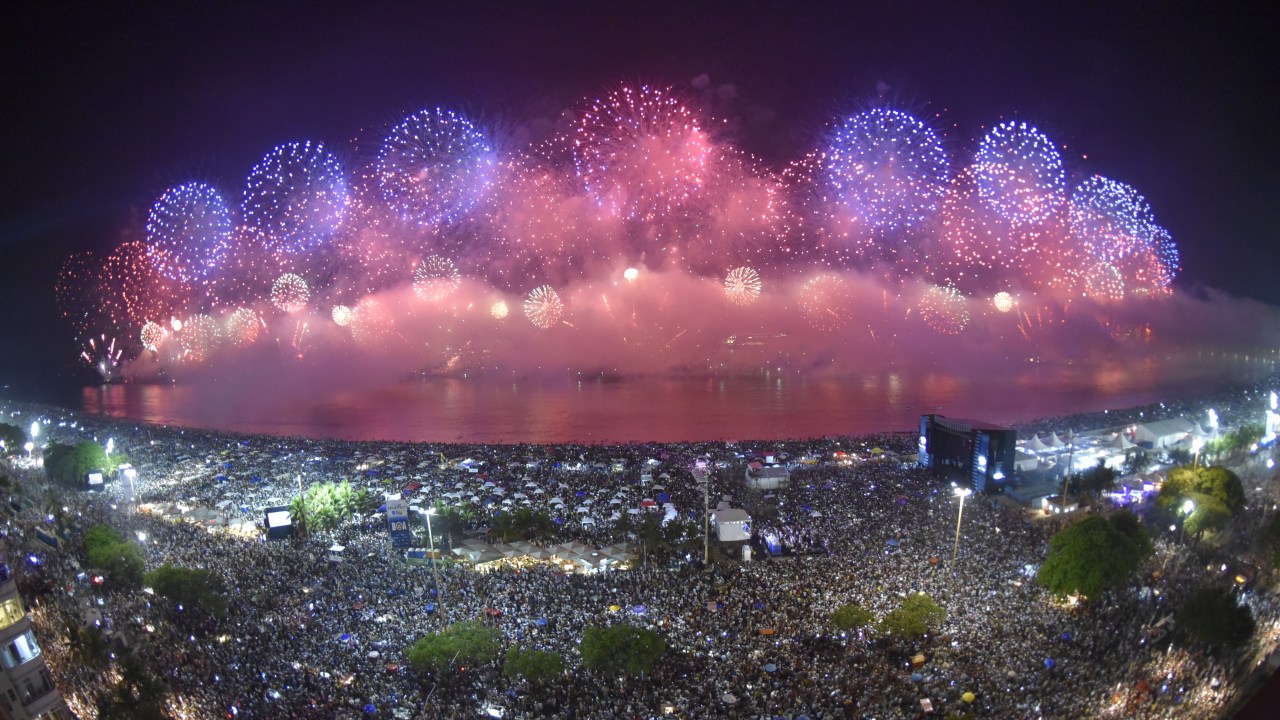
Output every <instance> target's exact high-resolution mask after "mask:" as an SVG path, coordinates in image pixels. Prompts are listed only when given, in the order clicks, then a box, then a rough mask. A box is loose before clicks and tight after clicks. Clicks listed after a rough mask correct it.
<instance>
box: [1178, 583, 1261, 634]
mask: <svg viewBox="0 0 1280 720" xmlns="http://www.w3.org/2000/svg"><path fill="white" fill-rule="evenodd" d="M1177 627H1178V631H1179V632H1181V633H1182V634H1183V636H1184V637H1186V638H1187V639H1188V640H1190V641H1191V642H1194V643H1199V644H1201V645H1204V646H1206V647H1209V648H1211V649H1215V648H1238V647H1240V646H1241V645H1244V644H1245V643H1246V642H1248V641H1249V638H1251V637H1253V631H1254V630H1255V629H1256V627H1257V624H1256V623H1255V622H1254V619H1253V613H1252V612H1251V611H1250V610H1249V607H1248V606H1247V605H1241V604H1240V603H1238V602H1236V597H1235V593H1233V592H1232V591H1231V589H1230V588H1224V587H1205V588H1200V589H1199V590H1197V591H1196V592H1195V594H1193V595H1192V596H1191V597H1190V598H1189V599H1188V600H1187V601H1186V602H1185V603H1183V605H1182V607H1181V608H1179V609H1178V614H1177Z"/></svg>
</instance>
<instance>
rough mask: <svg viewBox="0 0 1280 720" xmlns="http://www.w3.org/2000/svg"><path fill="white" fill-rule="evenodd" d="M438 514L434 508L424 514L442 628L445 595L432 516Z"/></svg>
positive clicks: (428, 509) (443, 623) (437, 607)
mask: <svg viewBox="0 0 1280 720" xmlns="http://www.w3.org/2000/svg"><path fill="white" fill-rule="evenodd" d="M435 514H436V509H435V508H434V507H429V508H427V511H426V512H424V513H423V515H425V516H426V517H427V547H429V548H430V549H431V574H432V575H433V576H434V577H435V583H436V609H437V610H439V611H440V627H444V625H445V622H446V620H445V614H444V595H443V594H441V592H440V566H439V564H438V563H437V562H436V538H435V535H434V534H433V533H432V532H431V516H432V515H435Z"/></svg>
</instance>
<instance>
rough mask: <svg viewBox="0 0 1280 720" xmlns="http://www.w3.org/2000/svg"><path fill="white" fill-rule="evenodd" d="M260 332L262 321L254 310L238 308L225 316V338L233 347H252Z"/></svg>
mask: <svg viewBox="0 0 1280 720" xmlns="http://www.w3.org/2000/svg"><path fill="white" fill-rule="evenodd" d="M260 332H262V319H261V318H259V317H258V313H257V311H256V310H252V309H250V308H240V309H238V310H236V311H235V312H233V313H231V314H230V315H229V316H227V338H228V339H230V340H231V343H232V344H233V345H239V346H245V345H252V344H253V343H254V342H256V341H257V340H258V334H259V333H260Z"/></svg>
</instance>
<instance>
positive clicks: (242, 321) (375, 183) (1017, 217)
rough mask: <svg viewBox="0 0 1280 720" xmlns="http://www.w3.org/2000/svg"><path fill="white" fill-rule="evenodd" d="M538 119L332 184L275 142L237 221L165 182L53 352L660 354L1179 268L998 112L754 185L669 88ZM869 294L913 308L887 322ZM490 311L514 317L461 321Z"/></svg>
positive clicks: (883, 131) (1148, 283)
mask: <svg viewBox="0 0 1280 720" xmlns="http://www.w3.org/2000/svg"><path fill="white" fill-rule="evenodd" d="M562 117H563V122H562V123H560V124H558V125H557V126H556V128H555V129H548V130H547V135H546V136H545V137H543V138H541V139H538V140H536V141H535V142H533V143H532V144H530V145H529V146H526V147H518V146H510V145H515V144H514V143H512V144H510V145H503V144H496V143H493V142H491V141H490V139H489V138H490V137H493V136H495V135H496V133H494V132H493V131H492V130H490V129H488V128H486V127H485V125H484V123H482V122H480V121H479V120H477V119H476V118H466V117H463V116H462V115H459V114H457V113H454V112H451V111H448V110H443V109H428V110H422V111H420V112H417V113H414V114H412V115H410V116H408V117H405V118H403V119H402V120H400V121H398V122H396V123H394V124H389V125H388V126H387V127H386V128H383V129H380V130H377V129H375V131H374V134H373V136H372V137H371V138H370V140H371V142H372V147H370V146H357V147H355V148H353V149H352V151H351V152H350V153H347V152H344V153H343V155H344V157H350V158H362V159H361V160H357V161H353V166H352V167H351V168H350V171H349V172H348V168H345V167H343V165H342V164H341V163H340V162H339V160H338V158H337V157H336V156H335V154H334V153H333V152H332V150H331V149H330V148H329V147H328V146H326V145H324V144H322V143H319V142H297V143H287V144H282V145H279V146H277V147H275V148H272V149H271V150H270V151H269V152H267V153H266V154H265V155H264V156H263V157H262V159H261V161H260V162H258V163H257V164H256V165H254V166H253V167H252V168H251V169H249V170H248V173H247V181H246V184H245V188H244V192H243V201H242V203H241V204H240V206H239V207H228V205H227V204H226V202H225V201H224V200H223V197H225V193H224V191H223V190H220V189H218V188H215V187H213V186H212V185H209V184H204V183H197V182H188V183H183V184H177V185H174V186H173V187H171V188H169V189H168V190H165V191H164V192H163V193H162V194H161V195H160V196H159V198H157V199H155V200H154V202H153V203H152V205H151V207H150V211H149V212H148V213H147V214H146V218H145V222H140V223H139V224H138V225H137V226H135V227H133V228H131V229H130V230H129V232H127V233H125V235H124V237H125V239H124V240H122V241H121V242H120V243H119V244H118V245H116V246H115V247H114V248H112V249H110V250H108V251H105V252H101V253H80V254H76V255H73V256H71V257H70V258H68V259H67V261H66V262H65V263H64V265H63V267H62V269H61V271H60V272H59V274H58V277H57V280H56V283H55V287H54V290H55V294H56V297H57V301H58V307H59V310H60V311H61V313H62V315H63V317H64V318H65V319H67V321H68V322H69V323H70V324H71V325H72V327H73V331H74V336H75V340H76V343H77V346H78V348H79V349H78V350H77V352H79V350H87V349H89V348H90V347H91V346H90V345H89V343H90V341H91V340H92V341H93V343H94V345H93V346H92V347H93V348H97V347H98V346H100V345H101V344H102V343H103V342H104V340H103V338H107V337H115V338H119V340H117V341H116V342H115V345H114V349H113V354H116V355H118V356H119V359H118V360H117V361H113V362H115V363H116V364H117V365H119V366H121V367H122V368H124V369H125V370H126V371H127V367H128V364H129V362H130V361H131V360H132V359H133V358H135V357H137V356H139V355H140V354H141V353H143V352H146V351H151V353H152V356H153V357H151V359H152V360H154V364H157V365H158V366H160V367H161V372H163V371H165V369H167V368H169V367H170V366H173V367H174V369H177V365H180V364H181V362H196V361H200V362H204V361H208V360H211V359H212V358H213V354H214V350H215V349H217V348H218V346H219V343H220V342H221V341H222V340H223V339H224V338H225V341H226V344H227V347H226V348H225V349H224V350H221V351H220V352H219V353H218V355H219V357H224V356H227V357H229V356H231V355H233V354H234V353H235V352H236V349H237V348H240V347H245V346H249V345H254V344H256V343H257V342H258V341H259V340H260V338H261V336H262V335H264V334H269V335H270V336H271V337H272V338H274V339H275V341H276V342H277V343H278V344H279V345H280V347H281V348H282V349H287V352H284V353H282V357H289V358H302V357H303V356H305V355H308V354H310V351H311V350H312V349H314V348H316V347H319V346H322V345H324V344H328V343H342V342H350V343H353V344H354V345H356V346H359V347H362V348H366V349H368V350H370V351H376V352H388V351H390V350H392V349H395V348H405V347H416V348H423V347H430V348H432V349H431V350H429V351H427V355H431V354H432V353H437V352H439V350H437V349H438V348H448V347H453V348H456V347H461V346H462V345H464V344H468V343H469V344H470V345H469V346H470V347H471V348H472V351H471V352H469V354H468V355H467V357H480V356H482V355H483V354H484V353H491V354H493V355H495V356H496V354H497V353H498V351H497V350H495V349H494V348H495V347H498V346H501V345H502V344H503V343H507V344H508V345H509V346H510V347H513V348H514V347H525V346H527V347H533V348H541V349H546V348H550V347H557V345H556V343H555V342H552V341H549V340H546V339H532V338H525V337H523V334H524V333H529V332H533V333H534V336H533V337H534V338H540V337H542V336H541V335H540V334H539V333H537V332H536V331H537V330H539V329H542V330H546V329H549V328H553V327H564V328H565V332H579V331H580V330H578V328H581V327H592V328H595V329H603V330H605V334H612V335H614V336H616V337H618V338H619V340H618V342H619V343H620V344H621V346H622V347H623V349H622V350H619V352H627V351H630V352H634V351H635V350H636V349H637V348H640V347H645V348H650V349H651V350H650V351H646V352H667V351H669V349H670V348H671V347H672V343H671V339H672V338H682V339H681V342H685V341H686V340H687V341H689V342H690V343H691V345H692V346H695V347H696V346H697V345H698V344H699V343H702V346H703V347H711V346H713V345H715V344H716V340H715V339H714V338H709V337H704V336H699V335H698V334H697V333H688V328H687V327H684V326H683V325H682V322H680V320H681V319H682V316H683V315H684V313H682V309H697V308H700V307H702V306H701V305H698V304H697V303H706V302H708V301H709V300H710V299H712V298H722V299H723V300H726V301H727V303H725V305H733V306H739V307H747V306H750V307H751V308H752V309H751V312H750V313H737V314H735V315H732V316H730V315H726V316H725V317H724V318H721V319H722V320H724V321H725V323H728V322H729V321H730V320H731V321H732V322H735V323H741V322H746V321H748V319H749V318H757V317H758V318H760V320H759V323H760V325H761V326H762V327H763V326H765V325H768V327H767V331H768V332H777V333H782V334H785V333H787V332H799V331H800V330H801V329H803V328H805V327H811V328H815V329H817V330H819V331H821V332H822V333H831V335H829V336H825V337H846V336H847V337H852V335H850V334H848V333H845V334H840V335H837V334H835V333H834V332H833V331H837V330H842V329H860V328H864V327H865V328H866V329H867V330H869V331H870V332H871V336H872V338H873V339H874V341H875V343H876V344H877V346H878V347H884V346H886V343H887V344H892V343H891V339H892V338H893V337H894V336H895V330H894V328H893V325H894V323H897V322H899V321H900V320H901V319H902V314H903V313H905V314H906V315H907V316H911V317H914V316H915V315H913V314H918V316H919V317H921V318H922V319H923V321H924V322H925V323H926V324H927V325H928V326H929V327H931V328H933V330H935V331H936V332H937V333H940V334H944V335H949V334H959V333H965V332H967V331H969V330H970V328H971V325H972V324H973V322H974V321H973V320H972V319H971V318H970V317H969V314H968V308H969V306H970V301H969V300H968V299H966V296H967V297H971V298H973V301H972V303H973V307H975V308H976V307H986V308H994V310H995V312H997V313H1010V312H1013V311H1014V310H1017V311H1018V317H1019V318H1020V320H1025V318H1026V317H1029V316H1028V315H1027V314H1026V313H1025V312H1023V310H1022V307H1023V306H1024V305H1026V304H1031V303H1035V304H1036V305H1038V306H1040V307H1042V308H1045V307H1052V306H1053V305H1054V304H1057V305H1059V306H1062V307H1065V306H1066V305H1067V304H1069V303H1071V302H1089V303H1107V304H1114V303H1117V302H1120V301H1122V300H1124V299H1129V298H1135V299H1136V298H1142V299H1152V298H1165V297H1168V296H1170V295H1171V294H1172V292H1173V288H1172V283H1173V282H1174V280H1175V278H1176V277H1177V275H1178V273H1179V272H1180V271H1181V266H1180V257H1181V254H1180V252H1179V249H1178V246H1177V244H1176V243H1175V242H1174V240H1173V238H1172V237H1171V236H1170V235H1169V233H1168V232H1167V231H1166V230H1165V229H1164V228H1162V227H1160V226H1159V225H1158V224H1157V222H1156V218H1155V213H1154V211H1153V209H1152V208H1151V205H1150V203H1149V202H1148V201H1147V200H1146V199H1145V198H1144V197H1143V196H1142V194H1141V193H1139V192H1138V191H1137V190H1136V189H1134V188H1133V187H1131V186H1129V185H1127V184H1124V183H1122V182H1118V181H1115V180H1111V179H1108V178H1105V177H1102V176H1099V175H1094V174H1090V170H1089V169H1088V168H1084V167H1067V166H1066V165H1065V164H1064V162H1063V157H1062V154H1061V152H1060V150H1059V148H1058V146H1056V145H1055V144H1054V143H1053V142H1052V141H1051V140H1050V139H1049V138H1048V137H1047V136H1046V135H1045V134H1044V133H1043V132H1041V131H1040V130H1039V129H1037V128H1036V127H1034V126H1033V125H1031V124H1029V123H1027V122H1024V121H1021V120H1018V121H1006V122H1000V123H998V124H996V125H995V126H993V127H991V128H990V129H989V130H987V131H986V132H984V133H982V134H981V136H980V137H979V138H978V140H977V142H976V143H975V144H974V145H975V146H974V147H970V148H962V147H958V146H954V145H953V143H952V142H951V141H950V140H947V141H945V142H944V139H943V137H942V136H941V135H940V134H939V132H938V131H937V130H935V129H934V128H933V127H931V123H932V122H934V120H936V119H937V118H938V117H939V116H933V117H934V120H929V121H925V120H921V119H920V118H917V117H915V116H914V115H912V114H909V113H907V112H904V111H902V110H899V109H895V108H892V107H877V108H872V109H868V110H865V111H861V112H855V113H850V114H846V115H841V116H839V119H838V120H836V121H835V122H833V123H831V124H830V126H829V127H827V128H826V129H825V130H823V131H821V132H815V133H814V137H819V138H821V141H820V142H821V146H820V147H813V148H811V149H810V150H809V151H808V152H807V154H805V155H804V156H803V157H801V158H800V159H798V160H794V161H792V162H789V163H785V164H783V166H782V167H781V168H780V169H771V168H770V167H769V166H768V165H767V164H766V163H764V162H762V161H760V160H758V159H756V158H753V157H752V156H750V155H749V154H747V153H746V152H744V151H743V150H741V149H739V148H737V147H734V146H733V145H732V144H731V143H730V142H729V141H728V140H727V139H725V138H722V137H719V130H718V128H719V127H720V119H718V118H713V117H709V116H704V115H702V114H700V113H699V112H698V111H696V110H695V109H694V107H693V106H691V105H689V104H686V103H685V102H683V101H682V99H681V94H680V93H679V92H678V91H676V90H673V89H669V88H661V87H656V86H647V85H620V86H617V87H615V88H614V89H612V90H611V91H608V92H605V93H603V94H602V95H601V96H599V97H597V98H594V99H591V98H587V99H584V100H582V101H581V102H579V103H577V104H575V105H574V106H572V107H571V108H568V109H566V111H565V113H564V114H563V116H562ZM939 126H941V124H940V123H939ZM713 129H714V130H715V131H714V132H713V131H712V130H713ZM356 142H357V144H358V143H359V142H361V141H359V140H357V141H356ZM1069 174H1070V175H1071V176H1072V182H1073V183H1074V185H1073V186H1072V189H1071V192H1070V193H1067V192H1066V191H1065V188H1066V187H1067V178H1068V175H1069ZM1081 178H1082V179H1081ZM762 275H763V276H767V277H769V278H770V281H769V283H768V285H767V286H766V285H765V284H764V283H762V281H761V277H762ZM304 277H305V278H306V279H305V280H304ZM868 281H874V282H875V283H877V284H878V286H877V287H876V288H875V289H874V291H873V292H864V289H865V288H863V287H862V284H863V283H864V282H868ZM921 283H927V286H925V285H921ZM674 287H680V288H683V290H682V292H681V293H679V294H677V293H675V292H674V291H673V288H674ZM690 287H696V288H697V289H696V290H690V289H689V288H690ZM915 287H921V288H924V289H921V290H920V291H919V292H920V293H922V295H917V294H916V292H917V291H916V290H914V289H913V288H915ZM1011 291H1017V292H1018V293H1019V294H1018V298H1019V300H1018V302H1016V303H1015V302H1014V295H1013V294H1012V293H1011ZM962 293H963V294H962ZM881 295H883V297H885V298H888V297H890V296H892V297H898V298H902V297H904V296H907V297H920V298H921V299H920V301H919V302H918V303H911V302H909V301H906V300H903V301H901V306H900V309H899V311H897V312H890V308H889V303H887V302H886V303H878V302H877V301H875V300H872V299H871V298H875V297H880V296H881ZM504 297H505V298H507V299H501V298H504ZM513 297H514V298H520V297H523V299H522V300H519V301H517V302H520V303H521V307H520V308H515V307H511V306H509V305H508V303H509V302H511V300H510V298H513ZM858 298H866V300H864V301H863V302H864V303H865V305H860V304H859V301H858ZM415 300H416V302H415ZM445 300H449V302H448V303H445V302H443V301H445ZM422 301H426V302H430V303H438V305H436V306H435V307H434V308H433V309H432V310H430V311H426V310H425V308H424V307H423V306H422V304H421V302H422ZM681 303H685V305H682V304H681ZM688 303H694V304H688ZM986 303H991V304H990V305H987V304H986ZM881 306H883V307H881ZM320 308H328V309H329V311H328V312H325V311H323V310H320ZM414 308H416V310H415V309H414ZM516 310H523V313H524V316H525V318H526V319H528V320H529V323H500V324H492V323H486V324H477V323H476V322H475V320H476V318H478V317H482V316H485V315H487V316H488V319H491V320H503V319H505V318H507V317H508V316H509V315H510V314H511V313H512V312H513V311H516ZM1042 312H1043V311H1041V310H1037V313H1042ZM276 313H284V314H288V315H291V316H293V317H292V318H291V319H290V320H289V321H288V322H285V321H284V320H282V319H280V318H278V316H277V315H276ZM691 317H697V318H698V319H702V318H701V317H700V316H699V315H698V314H697V313H694V314H693V315H692V316H691ZM980 317H981V316H980ZM272 318H275V319H272ZM566 318H568V319H567V320H566ZM895 318H896V319H895ZM482 327H487V328H489V332H490V333H491V336H489V337H483V336H482V335H481V334H480V333H481V328H482ZM1026 327H1032V326H1031V325H1028V324H1027V323H1025V322H1020V324H1019V329H1020V330H1022V335H1023V337H1024V338H1026V339H1027V340H1028V341H1031V340H1033V339H1034V338H1035V337H1036V335H1035V333H1030V332H1027V330H1026V329H1025V328H1026ZM326 328H329V330H326ZM338 328H342V329H343V331H342V332H337V329H338ZM758 329H759V328H742V329H738V328H727V330H729V331H741V332H746V331H747V330H751V331H755V330H758ZM581 332H584V333H585V332H586V331H585V330H582V331H581ZM710 332H712V333H719V332H721V329H720V326H715V330H713V331H710ZM859 332H861V330H859ZM704 335H705V331H704ZM584 337H586V336H585V335H584ZM588 342H589V341H588ZM512 343H514V344H512ZM521 343H531V345H525V346H522V345H521ZM540 343H541V345H540ZM162 346H167V347H169V348H170V349H171V350H172V351H171V352H168V353H158V354H157V353H156V350H157V348H160V347H162ZM304 350H307V352H305V353H304V352H303V351H304ZM89 355H90V357H95V352H89ZM157 355H158V356H157ZM702 356H703V357H707V356H708V354H707V353H706V352H703V353H702ZM424 357H425V356H424ZM433 357H434V356H433ZM427 362H435V360H429V361H427ZM610 362H611V363H612V365H611V366H617V365H621V364H625V363H622V362H621V361H619V360H617V359H614V360H611V361H610Z"/></svg>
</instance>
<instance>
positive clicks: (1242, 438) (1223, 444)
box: [1204, 423, 1266, 457]
mask: <svg viewBox="0 0 1280 720" xmlns="http://www.w3.org/2000/svg"><path fill="white" fill-rule="evenodd" d="M1265 433H1266V428H1264V427H1263V426H1262V425H1261V424H1259V423H1246V424H1244V425H1241V426H1240V427H1238V428H1235V429H1233V430H1228V431H1226V432H1225V433H1223V434H1222V436H1221V437H1218V438H1214V439H1213V440H1210V441H1209V442H1208V443H1207V444H1206V445H1205V447H1204V452H1206V453H1208V454H1210V455H1213V456H1215V457H1223V456H1229V455H1235V454H1238V453H1242V452H1244V451H1246V450H1248V449H1249V448H1251V447H1253V444H1254V443H1256V442H1258V441H1259V440H1261V439H1262V436H1263V434H1265Z"/></svg>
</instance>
